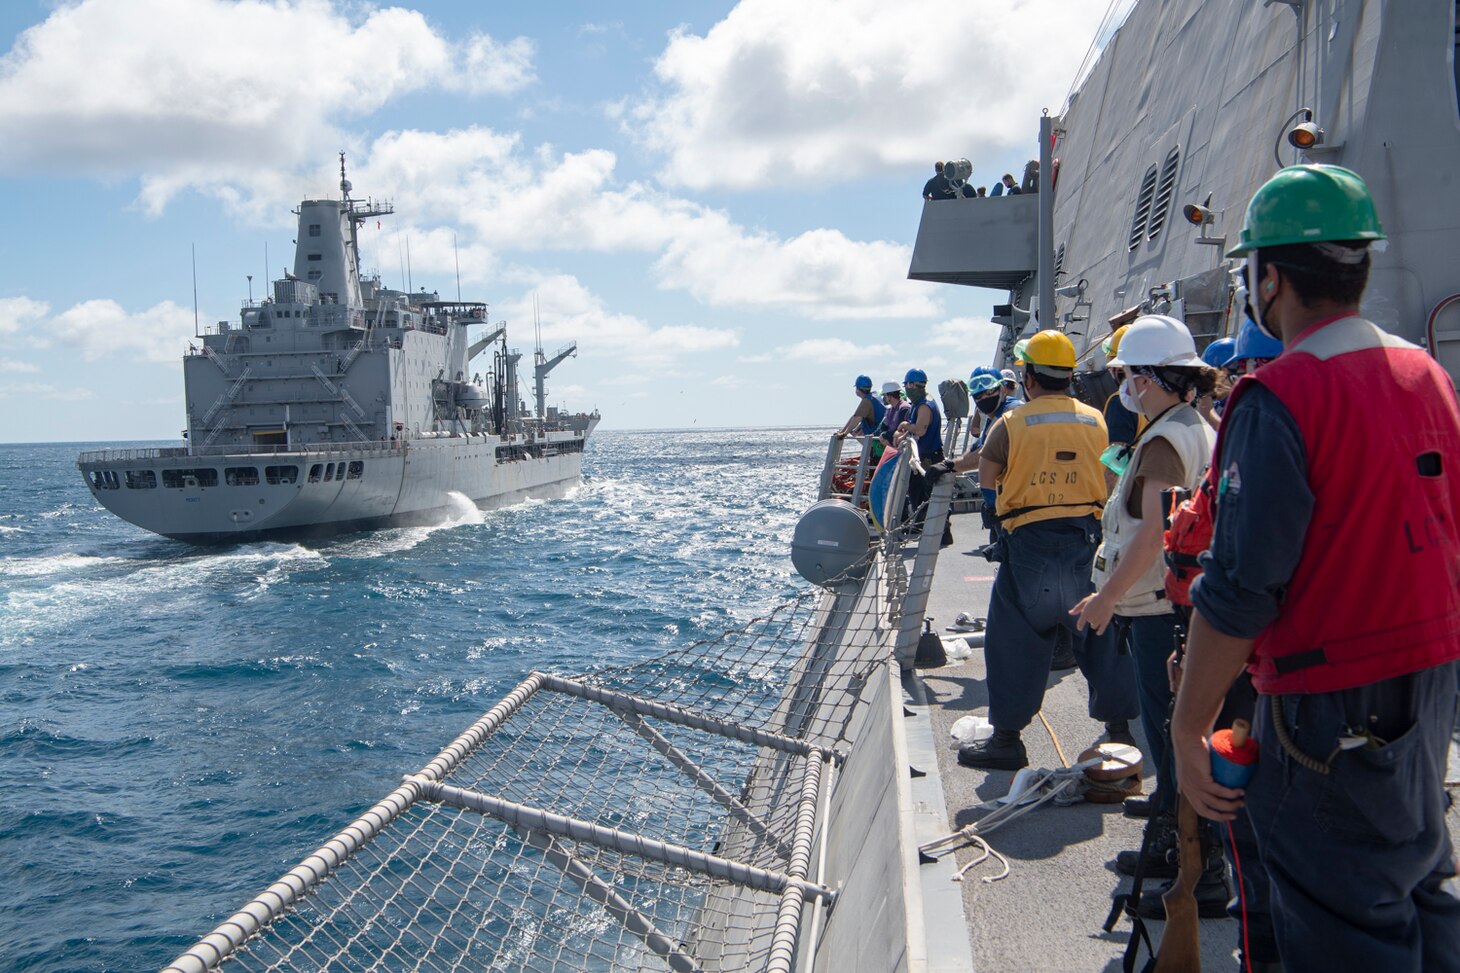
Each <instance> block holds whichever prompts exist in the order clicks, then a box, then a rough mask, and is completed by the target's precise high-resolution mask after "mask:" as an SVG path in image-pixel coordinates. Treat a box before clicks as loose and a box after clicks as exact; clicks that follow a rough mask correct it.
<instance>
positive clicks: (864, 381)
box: [857, 375, 872, 392]
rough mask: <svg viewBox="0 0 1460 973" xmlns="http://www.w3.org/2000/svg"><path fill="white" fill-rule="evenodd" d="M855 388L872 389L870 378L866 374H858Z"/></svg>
mask: <svg viewBox="0 0 1460 973" xmlns="http://www.w3.org/2000/svg"><path fill="white" fill-rule="evenodd" d="M857 388H859V389H866V390H867V391H868V392H870V391H872V380H871V379H870V378H868V377H867V376H866V375H858V376H857Z"/></svg>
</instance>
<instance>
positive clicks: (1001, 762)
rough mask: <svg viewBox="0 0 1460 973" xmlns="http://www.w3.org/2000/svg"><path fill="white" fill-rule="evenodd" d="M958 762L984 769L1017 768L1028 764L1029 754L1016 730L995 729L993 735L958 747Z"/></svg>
mask: <svg viewBox="0 0 1460 973" xmlns="http://www.w3.org/2000/svg"><path fill="white" fill-rule="evenodd" d="M958 762H959V763H961V764H962V765H963V766H965V767H980V768H982V769H984V770H1018V769H1019V768H1021V767H1028V766H1029V754H1027V753H1025V752H1024V741H1023V740H1021V739H1019V731H1018V730H995V731H994V735H993V736H991V737H989V738H988V739H987V740H979V741H978V742H977V743H965V744H964V745H963V746H961V747H959V748H958Z"/></svg>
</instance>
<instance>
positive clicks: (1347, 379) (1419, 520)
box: [1215, 317, 1460, 694]
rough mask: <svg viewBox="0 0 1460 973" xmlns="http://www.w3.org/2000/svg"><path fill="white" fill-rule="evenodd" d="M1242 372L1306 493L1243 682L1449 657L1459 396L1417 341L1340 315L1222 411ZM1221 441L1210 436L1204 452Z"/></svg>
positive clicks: (1286, 682) (1300, 688)
mask: <svg viewBox="0 0 1460 973" xmlns="http://www.w3.org/2000/svg"><path fill="white" fill-rule="evenodd" d="M1253 382H1260V383H1261V384H1262V385H1264V386H1265V387H1267V388H1268V389H1270V390H1271V391H1272V392H1273V393H1274V394H1276V395H1277V397H1278V399H1279V400H1280V401H1281V402H1282V404H1283V405H1284V406H1285V407H1286V408H1287V410H1288V411H1289V412H1290V413H1291V414H1292V416H1293V419H1294V421H1295V422H1296V423H1297V427H1298V431H1299V433H1300V434H1301V435H1302V439H1303V444H1304V449H1305V453H1306V459H1307V469H1308V488H1309V489H1310V490H1311V491H1312V492H1313V496H1314V505H1313V515H1312V519H1311V521H1310V522H1309V524H1308V531H1307V534H1306V535H1305V537H1304V539H1303V549H1302V552H1301V554H1300V556H1299V559H1298V565H1297V567H1296V569H1295V570H1294V572H1293V577H1292V578H1291V580H1290V581H1289V582H1288V586H1287V591H1286V594H1285V596H1284V598H1283V602H1282V607H1281V611H1280V613H1279V615H1278V617H1277V619H1276V620H1275V621H1274V622H1273V623H1272V624H1271V625H1269V626H1268V627H1267V628H1265V629H1264V630H1263V631H1262V633H1261V634H1260V635H1258V637H1257V644H1256V646H1255V648H1254V650H1253V654H1252V658H1251V659H1250V660H1249V661H1248V669H1249V670H1250V671H1251V673H1252V681H1253V685H1254V686H1255V687H1256V688H1257V691H1258V692H1261V693H1266V694H1285V693H1323V692H1333V691H1336V690H1340V689H1348V688H1351V687H1354V686H1363V685H1368V684H1370V683H1374V682H1378V681H1380V680H1384V679H1390V678H1393V677H1395V676H1402V675H1405V674H1407V673H1411V672H1418V671H1420V670H1422V669H1428V668H1431V667H1434V666H1437V665H1441V664H1443V663H1445V662H1449V661H1451V660H1453V659H1456V658H1460V524H1457V521H1456V518H1457V517H1460V405H1457V402H1456V398H1455V388H1454V386H1453V385H1452V384H1451V382H1450V378H1449V376H1448V375H1446V374H1445V372H1444V370H1443V369H1441V368H1440V366H1439V365H1438V364H1437V363H1436V362H1435V360H1434V359H1433V358H1431V357H1430V356H1429V354H1428V353H1426V352H1425V351H1424V350H1423V349H1421V348H1418V347H1416V346H1414V345H1412V344H1410V343H1409V342H1407V341H1404V340H1402V339H1400V338H1397V337H1395V336H1393V335H1390V334H1387V333H1385V332H1384V331H1383V330H1381V329H1380V328H1378V327H1377V326H1376V325H1373V324H1371V323H1370V322H1368V321H1365V320H1363V319H1362V318H1357V317H1348V318H1340V319H1338V320H1336V321H1333V322H1330V323H1323V322H1320V323H1319V324H1318V325H1316V326H1315V327H1313V328H1310V329H1309V330H1308V331H1305V332H1304V333H1303V334H1302V335H1300V336H1299V338H1298V341H1297V342H1296V343H1295V344H1294V346H1293V347H1292V348H1290V349H1288V350H1287V351H1285V352H1284V353H1283V354H1282V356H1280V357H1279V358H1277V359H1276V360H1274V361H1273V362H1272V363H1271V364H1269V365H1265V366H1264V367H1263V368H1262V370H1261V371H1259V372H1257V373H1256V374H1254V375H1251V376H1248V377H1245V378H1243V379H1242V380H1241V381H1239V382H1238V383H1237V387H1236V389H1234V390H1233V392H1232V397H1231V399H1230V400H1229V402H1228V405H1227V408H1228V413H1227V414H1228V415H1231V411H1230V410H1231V409H1233V408H1235V407H1236V405H1237V402H1238V400H1239V399H1240V398H1241V395H1242V393H1243V391H1244V389H1247V388H1251V386H1252V383H1253ZM1221 451H1222V445H1221V441H1220V439H1219V440H1218V443H1217V454H1216V455H1217V456H1218V457H1219V458H1218V461H1217V463H1218V465H1223V461H1222V460H1221V458H1220V457H1221ZM1229 472H1230V471H1229V470H1228V469H1227V468H1226V467H1225V466H1223V468H1222V469H1219V470H1217V471H1216V473H1215V475H1216V476H1217V477H1222V476H1224V475H1228V474H1229ZM1236 472H1237V473H1238V475H1239V477H1240V472H1241V471H1236ZM1254 472H1255V473H1257V475H1261V473H1260V471H1254ZM1218 515H1219V516H1220V507H1219V513H1218Z"/></svg>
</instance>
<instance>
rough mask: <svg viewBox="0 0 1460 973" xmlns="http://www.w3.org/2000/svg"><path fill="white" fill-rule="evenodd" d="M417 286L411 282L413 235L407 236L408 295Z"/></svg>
mask: <svg viewBox="0 0 1460 973" xmlns="http://www.w3.org/2000/svg"><path fill="white" fill-rule="evenodd" d="M414 287H415V284H414V283H413V282H412V280H411V235H410V234H409V233H407V234H406V293H407V294H409V293H410V292H411V291H412V289H413V288H414Z"/></svg>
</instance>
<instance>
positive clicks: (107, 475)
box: [91, 470, 122, 490]
mask: <svg viewBox="0 0 1460 973" xmlns="http://www.w3.org/2000/svg"><path fill="white" fill-rule="evenodd" d="M91 485H92V486H94V487H95V488H96V489H98V490H117V489H120V488H121V485H122V483H121V481H120V480H119V479H117V474H116V472H115V471H114V470H93V471H92V473H91Z"/></svg>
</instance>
